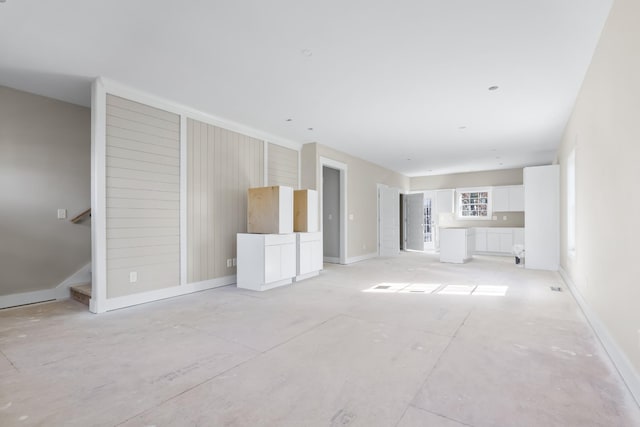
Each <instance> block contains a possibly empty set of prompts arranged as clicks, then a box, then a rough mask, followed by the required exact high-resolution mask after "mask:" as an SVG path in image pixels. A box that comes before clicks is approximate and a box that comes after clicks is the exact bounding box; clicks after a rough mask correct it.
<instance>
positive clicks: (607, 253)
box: [558, 0, 640, 378]
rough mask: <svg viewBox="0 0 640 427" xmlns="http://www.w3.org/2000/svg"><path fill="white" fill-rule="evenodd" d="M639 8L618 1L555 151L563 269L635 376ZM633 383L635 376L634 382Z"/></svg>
mask: <svg viewBox="0 0 640 427" xmlns="http://www.w3.org/2000/svg"><path fill="white" fill-rule="evenodd" d="M638 16H640V2H638V1H637V0H616V1H615V2H614V4H613V8H612V9H611V13H610V15H609V19H608V21H607V23H606V25H605V27H604V30H603V32H602V36H601V39H600V41H599V44H598V47H597V49H596V51H595V53H594V56H593V60H592V62H591V66H590V68H589V70H588V72H587V75H586V77H585V80H584V83H583V86H582V89H581V91H580V93H579V95H578V99H577V101H576V105H575V107H574V111H573V115H572V117H571V119H570V121H569V124H568V126H567V128H566V130H565V134H564V138H563V141H562V144H561V146H560V149H559V151H558V159H559V163H560V167H561V177H562V178H561V217H560V218H561V234H560V235H561V249H560V253H561V265H562V268H563V269H564V270H566V271H567V272H568V274H569V275H570V277H571V279H572V280H573V282H574V283H575V285H576V287H577V288H578V290H579V292H580V294H581V295H582V296H583V298H584V299H585V301H586V303H587V304H588V306H589V307H590V309H591V310H592V311H593V313H595V315H596V316H597V317H598V318H599V321H600V322H601V323H602V324H603V325H604V327H605V328H606V329H607V331H608V333H609V334H610V336H611V337H612V338H613V340H614V341H615V344H616V345H617V346H618V348H619V349H621V350H622V352H623V353H624V355H625V356H626V357H627V358H628V360H629V361H630V362H631V363H632V364H633V366H634V367H635V370H636V375H638V372H640V341H639V340H640V308H639V304H638V302H639V301H640V286H639V285H638V277H640V263H639V262H638V242H639V241H640V229H639V228H638V213H639V212H640V198H638V197H637V196H636V195H635V192H636V187H637V186H638V183H640V166H639V165H640V143H639V141H640V128H639V127H638V118H639V117H640V102H639V101H638V100H640V77H639V76H640V55H638V52H640V27H639V26H638ZM574 147H575V150H576V253H575V257H573V258H570V257H569V256H568V254H567V220H566V215H567V203H566V193H567V192H566V185H567V184H566V164H567V158H568V156H569V153H570V152H571V150H572V149H573V148H574ZM636 378H637V377H636Z"/></svg>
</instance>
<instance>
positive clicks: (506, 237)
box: [500, 230, 513, 254]
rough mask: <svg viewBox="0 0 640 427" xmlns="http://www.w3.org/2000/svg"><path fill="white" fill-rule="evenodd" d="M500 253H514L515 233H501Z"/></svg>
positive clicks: (507, 231) (508, 231)
mask: <svg viewBox="0 0 640 427" xmlns="http://www.w3.org/2000/svg"><path fill="white" fill-rule="evenodd" d="M500 252H503V253H506V254H510V253H512V252H513V231H511V230H505V231H503V232H502V233H500Z"/></svg>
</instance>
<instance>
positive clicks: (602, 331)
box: [558, 268, 640, 405]
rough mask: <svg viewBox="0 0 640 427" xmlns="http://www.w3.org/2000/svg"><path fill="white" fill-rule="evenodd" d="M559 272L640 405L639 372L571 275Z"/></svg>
mask: <svg viewBox="0 0 640 427" xmlns="http://www.w3.org/2000/svg"><path fill="white" fill-rule="evenodd" d="M558 272H559V273H560V276H561V277H562V279H563V280H564V282H565V284H566V285H567V287H568V288H569V290H570V291H571V293H572V294H573V297H574V298H575V300H576V301H577V303H578V305H579V306H580V308H581V309H582V312H583V313H584V315H585V317H586V318H587V321H588V322H589V324H590V325H591V328H592V329H593V331H594V332H595V333H596V336H597V337H598V339H599V340H600V343H602V346H603V347H604V349H605V351H606V352H607V354H608V355H609V358H611V361H612V362H613V364H614V365H615V367H616V369H617V370H618V372H619V373H620V376H621V377H622V380H623V381H624V383H625V384H626V386H627V388H628V389H629V391H630V392H631V394H632V395H633V397H634V399H635V400H636V403H637V404H638V405H640V375H638V372H637V371H636V370H635V368H634V366H633V364H632V363H631V361H630V360H629V358H628V357H627V356H626V354H625V353H624V352H623V351H622V350H621V349H620V347H619V346H618V344H617V343H616V342H615V340H614V339H613V337H612V336H611V334H610V333H609V330H608V329H607V327H606V326H605V325H604V323H602V321H601V320H600V318H599V317H598V316H597V315H596V313H595V312H594V311H593V310H592V309H591V307H590V306H589V304H588V303H587V301H586V300H585V299H584V297H583V296H582V294H581V293H580V290H579V289H578V287H577V286H576V285H575V283H574V282H573V280H572V279H571V277H570V276H569V274H568V273H567V272H566V271H565V270H564V269H563V268H560V269H559V270H558Z"/></svg>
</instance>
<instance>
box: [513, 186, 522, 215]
mask: <svg viewBox="0 0 640 427" xmlns="http://www.w3.org/2000/svg"><path fill="white" fill-rule="evenodd" d="M509 211H511V212H524V185H514V186H512V187H509Z"/></svg>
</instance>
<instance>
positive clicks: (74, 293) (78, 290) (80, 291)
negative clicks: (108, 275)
mask: <svg viewBox="0 0 640 427" xmlns="http://www.w3.org/2000/svg"><path fill="white" fill-rule="evenodd" d="M69 291H71V298H73V299H74V300H76V301H78V302H81V303H83V304H85V305H87V306H88V305H89V300H90V299H91V283H78V284H77V285H73V286H71V287H70V288H69Z"/></svg>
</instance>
